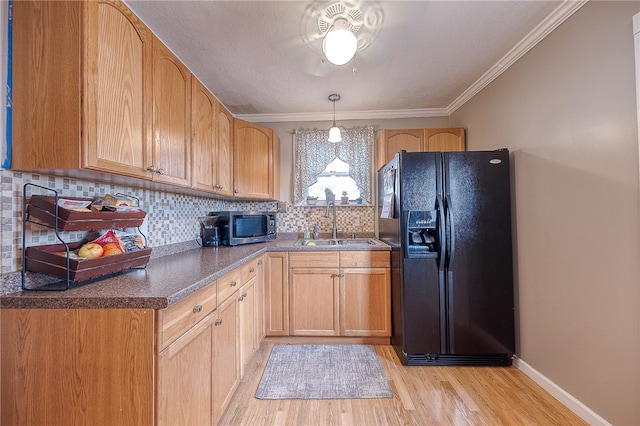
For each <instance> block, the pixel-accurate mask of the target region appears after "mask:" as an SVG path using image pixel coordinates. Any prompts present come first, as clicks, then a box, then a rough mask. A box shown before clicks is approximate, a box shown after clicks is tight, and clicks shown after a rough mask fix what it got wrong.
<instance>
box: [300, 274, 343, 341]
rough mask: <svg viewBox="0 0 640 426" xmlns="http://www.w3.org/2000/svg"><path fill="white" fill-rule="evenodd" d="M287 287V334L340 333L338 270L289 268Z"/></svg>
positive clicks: (314, 334)
mask: <svg viewBox="0 0 640 426" xmlns="http://www.w3.org/2000/svg"><path fill="white" fill-rule="evenodd" d="M289 287H290V293H291V299H290V304H291V305H290V315H291V316H290V330H291V335H293V336H338V335H339V334H340V326H339V324H340V315H339V293H338V292H339V280H338V269H333V268H332V269H324V268H310V269H303V268H296V269H290V270H289Z"/></svg>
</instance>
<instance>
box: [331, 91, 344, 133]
mask: <svg viewBox="0 0 640 426" xmlns="http://www.w3.org/2000/svg"><path fill="white" fill-rule="evenodd" d="M329 100H330V101H331V102H333V125H332V126H331V128H330V129H329V139H328V141H329V142H331V143H338V142H342V134H340V128H339V127H338V126H336V102H338V101H339V100H340V95H337V94H335V93H334V94H332V95H329Z"/></svg>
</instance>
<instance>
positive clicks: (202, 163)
mask: <svg viewBox="0 0 640 426" xmlns="http://www.w3.org/2000/svg"><path fill="white" fill-rule="evenodd" d="M216 116H217V109H216V100H215V98H214V97H213V95H212V94H211V92H209V90H208V89H207V88H206V87H205V86H204V85H203V84H202V83H200V81H199V80H198V79H197V78H196V77H195V76H193V77H192V79H191V153H192V156H191V186H192V187H193V188H197V189H202V190H205V191H209V192H215V189H216V188H215V184H216V166H215V163H216V130H217V129H216V126H215V119H216Z"/></svg>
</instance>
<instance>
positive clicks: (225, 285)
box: [218, 268, 242, 304]
mask: <svg viewBox="0 0 640 426" xmlns="http://www.w3.org/2000/svg"><path fill="white" fill-rule="evenodd" d="M241 280H242V268H236V269H234V270H233V271H231V272H229V273H228V274H226V275H225V276H223V277H222V278H219V279H218V303H220V304H221V303H222V302H224V301H225V300H227V299H228V298H229V296H231V295H232V294H233V293H234V292H236V291H237V290H238V289H239V288H240V286H241V285H242V281H241Z"/></svg>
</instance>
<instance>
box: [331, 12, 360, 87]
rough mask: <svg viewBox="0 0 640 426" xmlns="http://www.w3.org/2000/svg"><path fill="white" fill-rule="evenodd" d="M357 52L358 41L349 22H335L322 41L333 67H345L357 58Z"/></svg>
mask: <svg viewBox="0 0 640 426" xmlns="http://www.w3.org/2000/svg"><path fill="white" fill-rule="evenodd" d="M357 50H358V39H357V38H356V35H355V34H354V33H353V32H352V31H351V25H350V24H349V22H348V21H347V20H346V19H344V18H338V19H336V20H335V21H333V25H331V28H329V30H328V31H327V33H326V34H325V36H324V38H323V39H322V52H323V53H324V56H325V58H327V60H328V61H329V62H331V63H332V64H333V65H344V64H346V63H347V62H349V61H350V60H351V59H352V58H353V57H354V56H355V54H356V51H357ZM338 98H339V97H338Z"/></svg>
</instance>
